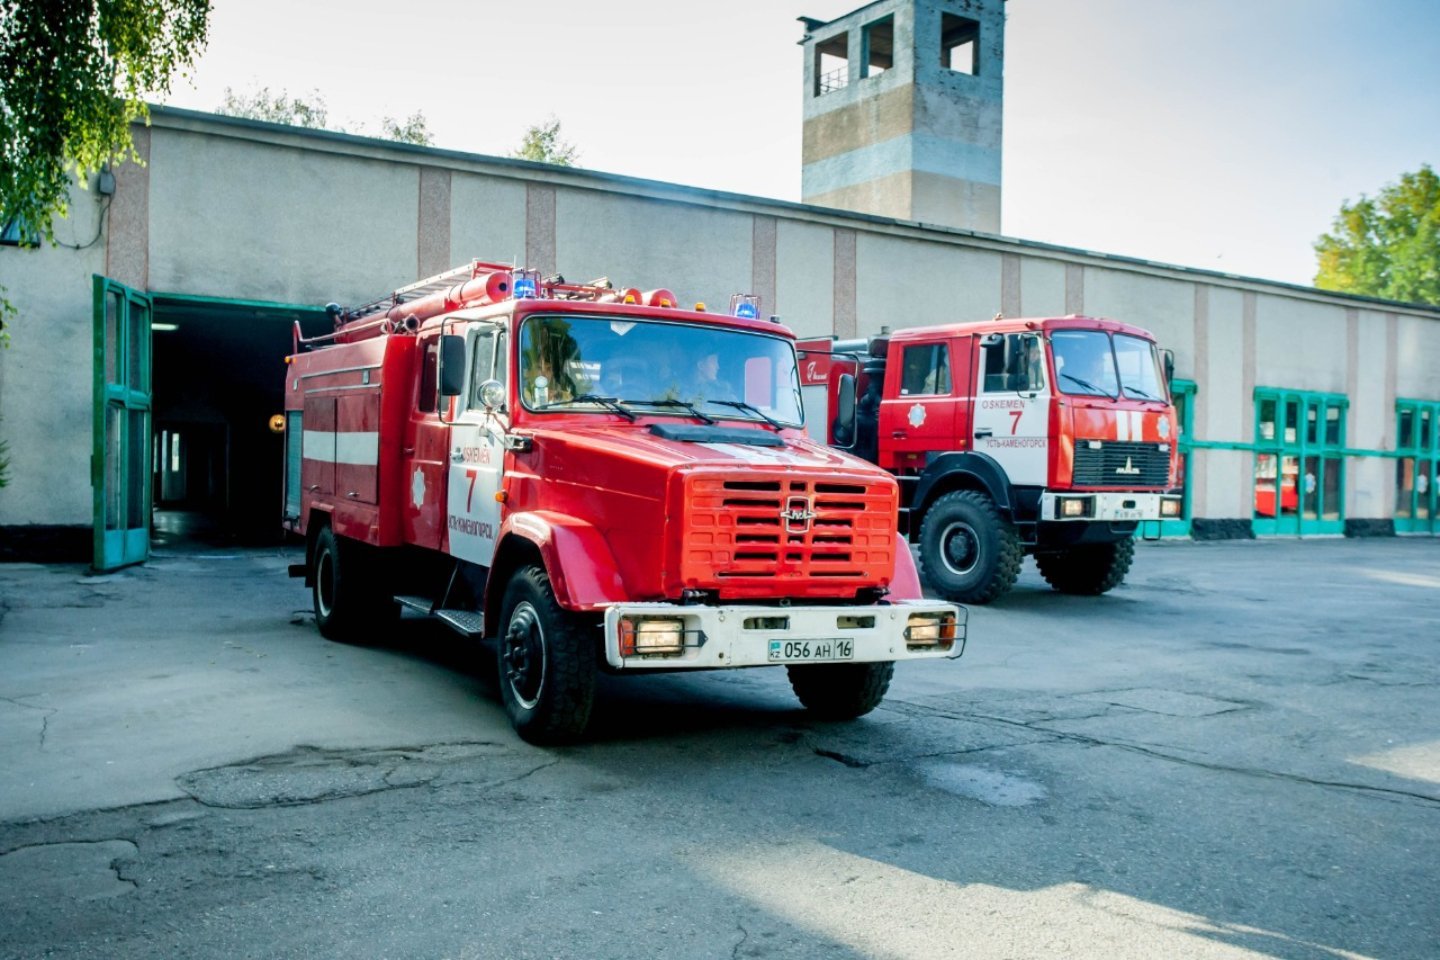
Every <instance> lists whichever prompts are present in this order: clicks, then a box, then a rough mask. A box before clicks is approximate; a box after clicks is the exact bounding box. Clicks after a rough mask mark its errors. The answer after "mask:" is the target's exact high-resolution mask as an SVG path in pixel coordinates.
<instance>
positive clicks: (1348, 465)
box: [1345, 457, 1395, 520]
mask: <svg viewBox="0 0 1440 960" xmlns="http://www.w3.org/2000/svg"><path fill="white" fill-rule="evenodd" d="M1345 471H1346V474H1347V475H1346V477H1345V486H1346V499H1345V516H1346V517H1347V518H1348V519H1351V520H1383V519H1388V518H1390V517H1393V516H1395V461H1394V460H1385V459H1381V458H1379V457H1350V458H1348V459H1346V461H1345Z"/></svg>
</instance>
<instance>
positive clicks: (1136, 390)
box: [1120, 383, 1160, 402]
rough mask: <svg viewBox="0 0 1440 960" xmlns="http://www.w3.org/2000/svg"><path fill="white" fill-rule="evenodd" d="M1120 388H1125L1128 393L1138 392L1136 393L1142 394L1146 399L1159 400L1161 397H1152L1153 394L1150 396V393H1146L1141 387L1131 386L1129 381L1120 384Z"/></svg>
mask: <svg viewBox="0 0 1440 960" xmlns="http://www.w3.org/2000/svg"><path fill="white" fill-rule="evenodd" d="M1120 388H1121V389H1122V390H1124V391H1125V392H1126V393H1133V394H1136V395H1138V396H1140V397H1141V398H1142V399H1145V400H1155V401H1157V402H1158V401H1159V399H1160V398H1159V397H1152V396H1150V394H1148V393H1146V392H1145V391H1144V390H1141V389H1140V388H1139V387H1132V386H1130V384H1128V383H1125V384H1121V385H1120Z"/></svg>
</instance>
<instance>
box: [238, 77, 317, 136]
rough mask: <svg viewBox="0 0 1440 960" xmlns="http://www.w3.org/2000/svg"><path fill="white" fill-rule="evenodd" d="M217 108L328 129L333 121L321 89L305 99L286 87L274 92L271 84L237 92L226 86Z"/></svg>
mask: <svg viewBox="0 0 1440 960" xmlns="http://www.w3.org/2000/svg"><path fill="white" fill-rule="evenodd" d="M215 112H216V113H219V114H223V115H225V116H227V117H245V118H246V119H249V120H264V121H266V122H267V123H284V124H288V125H289V126H292V127H309V128H310V129H312V130H325V129H328V128H329V121H330V108H329V107H328V106H326V104H325V98H324V97H323V96H321V95H320V91H319V90H313V91H311V93H310V96H309V98H308V99H306V98H301V97H292V96H290V95H289V94H288V93H286V92H285V91H284V90H281V91H280V92H279V93H271V92H270V88H269V87H261V88H260V89H259V90H256V91H254V92H253V93H236V92H235V91H234V90H232V89H231V88H230V87H226V88H225V99H224V100H222V101H221V102H220V106H219V107H218V108H217V109H216V110H215Z"/></svg>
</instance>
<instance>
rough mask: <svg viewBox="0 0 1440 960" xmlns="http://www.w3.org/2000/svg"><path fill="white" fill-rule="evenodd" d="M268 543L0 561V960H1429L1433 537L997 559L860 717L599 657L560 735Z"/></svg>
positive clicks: (1439, 826)
mask: <svg viewBox="0 0 1440 960" xmlns="http://www.w3.org/2000/svg"><path fill="white" fill-rule="evenodd" d="M296 557H297V554H296V552H295V551H293V550H290V549H268V550H267V549H245V550H227V549H216V548H201V547H191V548H186V547H184V546H178V547H176V546H172V547H170V548H167V549H166V550H164V551H162V552H161V553H159V554H158V555H157V556H156V557H155V559H153V560H152V561H151V562H150V563H148V564H146V565H145V566H142V567H137V568H132V569H129V570H125V571H121V572H119V573H116V574H110V575H106V576H91V575H87V573H86V571H85V570H84V569H83V568H81V567H77V566H30V565H23V564H11V565H4V566H0V611H3V613H0V957H3V958H11V957H15V958H31V957H37V958H38V957H56V958H59V957H65V958H70V957H74V958H96V957H98V958H116V960H119V958H141V957H144V958H151V957H167V958H168V957H197V958H209V957H217V958H218V957H225V958H231V957H323V958H329V957H347V958H353V957H362V958H371V957H376V958H381V957H385V958H390V957H393V958H412V957H413V958H438V957H451V958H471V957H474V958H491V957H494V958H512V957H513V958H550V957H563V958H570V957H575V958H608V957H665V958H745V957H767V958H769V957H775V958H802V957H803V958H815V957H827V958H828V957H841V958H845V957H879V958H903V960H911V958H931V957H965V958H997V960H998V958H1025V957H1047V958H1048V957H1081V958H1091V957H1094V958H1100V957H1104V958H1170V957H1176V958H1190V957H1197V958H1198V957H1204V958H1212V957H1213V958H1238V957H1280V958H1294V960H1320V958H1336V957H1347V958H1348V957H1374V958H1387V960H1389V958H1435V957H1437V956H1440V867H1437V864H1440V686H1437V681H1440V603H1437V601H1440V541H1436V540H1433V539H1377V540H1320V541H1307V542H1303V543H1302V542H1298V541H1262V542H1230V543H1176V544H1168V543H1167V544H1159V545H1144V546H1142V547H1141V549H1140V550H1139V551H1138V555H1137V560H1136V564H1135V567H1134V570H1133V572H1132V574H1131V577H1130V579H1129V581H1128V582H1127V583H1126V584H1125V585H1124V586H1122V587H1121V588H1120V589H1118V590H1116V591H1114V592H1113V593H1112V594H1110V595H1108V596H1105V597H1101V598H1078V597H1066V596H1061V595H1058V594H1055V593H1052V592H1051V591H1049V590H1048V588H1046V587H1045V585H1044V583H1043V582H1042V581H1041V580H1040V578H1039V577H1038V575H1037V574H1036V573H1035V571H1034V569H1033V566H1031V565H1029V564H1027V568H1026V571H1025V573H1024V574H1023V575H1022V577H1021V581H1020V583H1019V585H1018V587H1017V589H1016V590H1015V591H1014V592H1013V593H1012V594H1011V595H1010V596H1009V597H1007V598H1006V599H1005V600H1003V601H1002V602H1000V603H997V604H995V605H992V606H990V607H984V608H975V609H973V610H972V615H971V637H972V639H971V643H970V646H969V649H968V651H967V652H966V655H965V657H964V658H963V659H961V660H959V661H956V662H940V663H936V662H922V663H912V664H903V665H901V667H900V668H899V669H898V671H897V675H896V680H895V683H894V685H893V686H892V688H891V692H890V695H889V697H888V698H887V700H886V701H885V703H884V704H883V705H882V706H881V708H880V709H879V710H877V711H876V712H875V713H873V714H871V715H870V716H869V717H866V718H864V719H862V720H859V721H855V722H852V723H840V724H836V723H823V722H818V721H814V720H811V719H810V718H809V717H808V716H807V715H806V714H805V713H804V712H803V711H802V710H800V709H799V707H798V704H797V703H796V702H795V700H794V698H793V697H792V695H791V693H790V690H789V687H788V684H787V683H786V680H785V675H784V673H783V671H779V670H774V669H761V670H750V671H727V672H719V673H712V674H707V675H696V676H678V675H670V676H664V677H649V678H641V679H633V678H623V679H621V678H616V679H607V680H606V681H605V683H604V685H603V687H602V689H601V692H600V697H599V700H598V702H597V705H596V722H595V726H594V730H593V733H592V735H591V737H590V738H589V739H588V740H587V741H586V742H584V743H581V744H578V745H575V746H569V747H565V748H563V749H540V748H536V747H532V746H529V745H527V744H525V743H523V742H521V741H520V740H518V739H517V738H516V737H515V735H514V734H513V733H512V732H511V730H510V728H509V725H508V724H507V722H506V720H505V717H504V713H503V711H502V709H501V707H500V705H499V702H498V698H497V693H496V689H495V676H494V669H493V666H492V665H491V663H490V661H489V659H488V658H487V657H485V656H483V655H482V654H481V653H480V652H479V651H478V650H477V649H476V648H475V647H472V646H468V645H466V644H465V642H464V641H462V640H460V639H459V638H458V637H456V636H455V635H453V634H451V633H449V632H448V631H446V630H445V629H444V628H443V627H437V626H435V625H433V624H428V623H424V622H420V621H415V620H408V619H407V620H406V621H404V622H403V623H402V624H401V626H400V628H399V629H398V630H396V631H395V632H394V634H393V636H391V637H390V638H389V639H388V640H387V641H386V642H385V643H383V644H381V645H378V646H370V647H358V646H346V645H341V644H335V643H329V642H327V641H325V640H323V639H322V638H321V637H320V636H319V635H318V633H317V632H316V631H315V627H314V623H313V618H312V617H311V615H310V612H309V598H308V594H307V592H306V591H305V589H304V588H303V586H302V585H301V584H300V582H299V581H296V580H291V579H289V578H287V577H286V574H285V568H286V566H287V564H289V563H291V562H293V561H294V560H295V559H296Z"/></svg>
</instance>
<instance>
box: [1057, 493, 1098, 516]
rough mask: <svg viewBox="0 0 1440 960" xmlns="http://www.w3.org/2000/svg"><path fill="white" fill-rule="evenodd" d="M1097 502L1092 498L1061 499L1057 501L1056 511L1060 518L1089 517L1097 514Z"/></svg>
mask: <svg viewBox="0 0 1440 960" xmlns="http://www.w3.org/2000/svg"><path fill="white" fill-rule="evenodd" d="M1094 504H1095V501H1094V500H1092V499H1091V498H1090V497H1061V498H1059V499H1058V500H1057V501H1055V510H1056V513H1057V514H1058V515H1059V516H1060V517H1064V518H1073V517H1088V516H1092V515H1093V514H1094V512H1095V506H1094Z"/></svg>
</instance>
